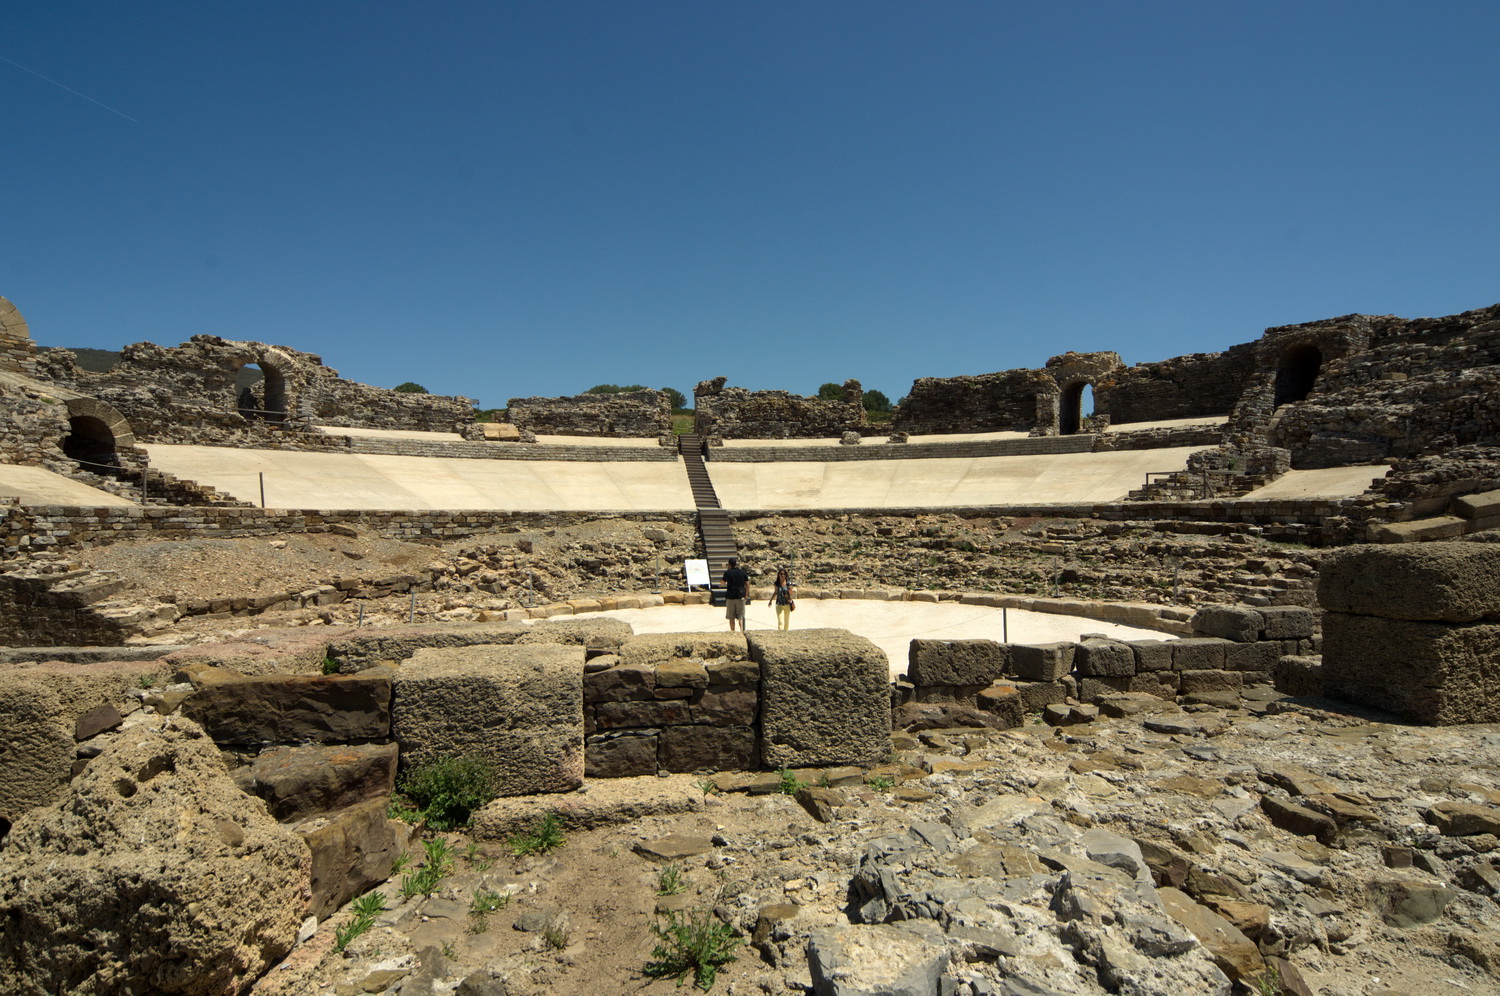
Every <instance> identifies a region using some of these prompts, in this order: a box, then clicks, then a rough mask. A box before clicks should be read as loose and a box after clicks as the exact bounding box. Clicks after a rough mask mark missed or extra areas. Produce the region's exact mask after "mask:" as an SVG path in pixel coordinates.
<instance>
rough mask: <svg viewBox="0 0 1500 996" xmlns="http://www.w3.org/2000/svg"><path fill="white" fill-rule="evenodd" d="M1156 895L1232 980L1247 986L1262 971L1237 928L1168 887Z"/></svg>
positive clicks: (1263, 965) (1255, 952)
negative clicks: (1240, 981)
mask: <svg viewBox="0 0 1500 996" xmlns="http://www.w3.org/2000/svg"><path fill="white" fill-rule="evenodd" d="M1158 895H1159V896H1160V897H1161V902H1162V906H1163V908H1165V909H1166V912H1167V915H1168V916H1170V917H1171V918H1172V919H1173V920H1176V921H1177V922H1178V923H1180V924H1182V925H1183V926H1184V927H1186V928H1187V929H1188V930H1189V931H1191V932H1192V934H1193V936H1194V937H1196V938H1198V943H1200V944H1202V945H1203V946H1204V947H1205V948H1207V949H1208V952H1209V954H1210V955H1212V956H1213V959H1214V962H1215V963H1217V964H1218V966H1219V967H1220V968H1221V969H1223V970H1224V973H1225V974H1226V975H1228V976H1229V977H1230V978H1231V979H1243V980H1245V981H1246V983H1247V984H1248V983H1249V981H1250V980H1251V979H1253V978H1254V977H1255V976H1257V975H1259V974H1261V973H1262V972H1264V971H1265V969H1266V963H1265V959H1263V958H1262V957H1261V954H1260V950H1259V949H1258V948H1257V947H1256V946H1255V942H1254V941H1252V940H1250V938H1248V937H1246V936H1245V935H1244V933H1242V932H1241V931H1240V929H1239V928H1238V927H1236V926H1234V925H1233V924H1231V923H1230V922H1229V921H1228V920H1226V919H1224V918H1223V917H1221V916H1219V915H1218V914H1217V913H1215V912H1214V911H1213V910H1211V909H1209V908H1208V907H1206V906H1202V905H1199V903H1198V902H1197V901H1196V900H1194V899H1193V898H1192V897H1190V896H1188V895H1187V894H1186V893H1184V892H1181V891H1179V890H1177V889H1174V888H1171V887H1170V886H1169V887H1166V888H1163V889H1161V890H1159V891H1158Z"/></svg>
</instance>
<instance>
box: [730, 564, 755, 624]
mask: <svg viewBox="0 0 1500 996" xmlns="http://www.w3.org/2000/svg"><path fill="white" fill-rule="evenodd" d="M749 593H750V575H749V574H747V573H745V570H744V569H743V568H742V567H740V562H739V560H738V559H737V558H735V557H730V558H729V569H728V570H726V571H725V572H724V606H725V608H724V615H725V616H726V617H727V618H728V619H729V632H731V633H733V632H734V624H735V623H736V622H738V623H739V624H740V632H741V633H743V632H744V631H745V598H746V596H747V595H748V594H749Z"/></svg>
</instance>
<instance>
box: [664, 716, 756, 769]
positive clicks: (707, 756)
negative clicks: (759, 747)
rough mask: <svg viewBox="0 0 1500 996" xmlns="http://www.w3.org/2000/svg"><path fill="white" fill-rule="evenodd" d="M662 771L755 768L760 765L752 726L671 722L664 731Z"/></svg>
mask: <svg viewBox="0 0 1500 996" xmlns="http://www.w3.org/2000/svg"><path fill="white" fill-rule="evenodd" d="M657 762H658V764H659V765H660V767H661V770H662V771H753V770H755V769H756V768H758V767H760V758H759V757H758V755H757V754H756V749H755V730H754V728H752V727H749V726H669V727H667V728H666V729H664V730H662V731H661V742H660V745H659V747H658V750H657Z"/></svg>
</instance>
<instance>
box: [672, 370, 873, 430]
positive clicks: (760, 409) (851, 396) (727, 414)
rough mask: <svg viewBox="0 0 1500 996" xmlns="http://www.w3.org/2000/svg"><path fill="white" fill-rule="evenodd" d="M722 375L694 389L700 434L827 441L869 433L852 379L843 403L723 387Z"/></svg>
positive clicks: (860, 394) (857, 387) (860, 393)
mask: <svg viewBox="0 0 1500 996" xmlns="http://www.w3.org/2000/svg"><path fill="white" fill-rule="evenodd" d="M724 383H725V378H723V377H717V378H715V379H713V380H706V381H702V382H701V383H699V384H698V386H697V388H696V389H695V390H694V391H693V399H694V405H695V415H696V418H695V427H696V431H697V433H698V434H699V435H700V436H705V437H707V436H720V437H722V438H724V439H826V438H829V437H838V436H842V435H843V434H844V433H845V432H858V433H860V434H861V435H863V434H864V433H867V432H871V431H873V429H872V426H871V425H870V423H869V420H868V419H867V418H866V416H865V408H864V401H863V398H864V392H863V390H862V389H861V387H860V383H859V381H857V380H848V381H845V382H844V400H843V401H824V400H822V399H820V398H805V397H802V396H800V395H796V394H790V393H788V392H786V391H749V390H746V389H745V388H743V387H725V386H724Z"/></svg>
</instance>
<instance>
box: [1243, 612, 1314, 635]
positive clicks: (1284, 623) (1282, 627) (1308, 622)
mask: <svg viewBox="0 0 1500 996" xmlns="http://www.w3.org/2000/svg"><path fill="white" fill-rule="evenodd" d="M1256 611H1257V612H1259V613H1260V617H1261V619H1262V620H1264V624H1265V625H1264V626H1263V628H1262V629H1261V639H1263V640H1305V639H1308V638H1309V637H1311V636H1312V635H1313V629H1314V627H1315V626H1316V624H1317V617H1315V616H1314V615H1313V611H1312V609H1309V608H1304V607H1303V606H1301V605H1266V606H1262V607H1261V608H1259V609H1257V610H1256Z"/></svg>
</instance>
